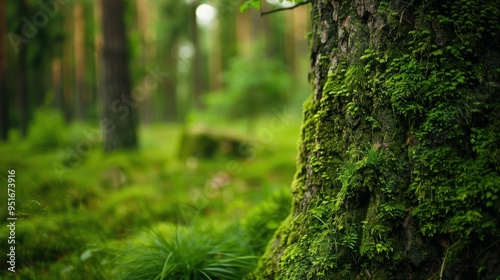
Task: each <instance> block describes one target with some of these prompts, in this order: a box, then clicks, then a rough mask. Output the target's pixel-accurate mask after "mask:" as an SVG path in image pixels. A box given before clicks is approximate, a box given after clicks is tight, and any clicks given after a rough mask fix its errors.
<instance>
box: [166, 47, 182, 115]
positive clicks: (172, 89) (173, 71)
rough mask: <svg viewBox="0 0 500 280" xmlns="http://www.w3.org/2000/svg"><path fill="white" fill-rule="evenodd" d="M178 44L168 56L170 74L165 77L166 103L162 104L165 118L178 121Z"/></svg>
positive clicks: (167, 63) (167, 65)
mask: <svg viewBox="0 0 500 280" xmlns="http://www.w3.org/2000/svg"><path fill="white" fill-rule="evenodd" d="M178 52H179V50H178V44H177V43H175V44H174V45H173V46H171V49H170V52H168V53H167V54H166V55H165V56H166V58H167V59H166V62H165V65H166V67H167V69H168V70H167V72H168V73H169V75H168V76H167V77H166V78H165V85H164V91H165V104H164V106H162V109H163V110H162V112H163V116H164V120H165V121H167V122H176V121H178V117H179V116H178V109H177V105H178V104H177V78H178V77H177V64H178V58H177V55H178Z"/></svg>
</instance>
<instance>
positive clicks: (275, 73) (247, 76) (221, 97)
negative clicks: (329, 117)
mask: <svg viewBox="0 0 500 280" xmlns="http://www.w3.org/2000/svg"><path fill="white" fill-rule="evenodd" d="M259 49H260V48H259ZM259 53H260V52H259V51H255V53H254V54H253V55H252V56H251V57H247V58H234V59H233V60H232V61H231V64H230V69H229V71H228V72H227V73H226V74H225V76H224V80H225V82H226V85H227V86H226V89H225V90H224V91H223V92H217V93H211V94H209V95H208V96H207V106H208V110H209V112H211V113H212V114H213V115H215V116H224V117H227V118H231V119H233V118H244V117H255V116H256V115H257V114H260V113H263V112H268V111H269V110H270V109H272V108H276V107H282V106H283V104H285V103H286V101H287V100H288V90H289V87H290V82H291V81H290V77H289V76H288V75H286V74H285V71H284V66H283V65H282V64H281V63H280V62H279V61H278V60H276V59H272V58H263V57H262V56H261V54H259Z"/></svg>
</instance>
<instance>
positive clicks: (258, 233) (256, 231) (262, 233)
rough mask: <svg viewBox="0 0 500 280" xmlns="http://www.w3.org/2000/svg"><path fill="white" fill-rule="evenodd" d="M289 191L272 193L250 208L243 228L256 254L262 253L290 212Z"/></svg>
mask: <svg viewBox="0 0 500 280" xmlns="http://www.w3.org/2000/svg"><path fill="white" fill-rule="evenodd" d="M290 205H291V199H290V192H289V190H288V189H284V190H282V191H278V192H276V193H274V194H273V195H272V197H271V199H269V200H268V201H264V202H262V203H261V204H259V205H258V206H256V207H255V208H254V209H252V210H250V211H249V213H248V215H247V216H246V218H245V220H244V221H243V228H244V229H245V231H246V232H247V235H248V238H249V242H250V245H251V246H252V248H253V250H254V252H255V254H256V255H262V253H264V249H265V247H266V245H267V244H268V243H269V242H270V240H271V237H272V236H273V235H274V232H275V231H276V229H277V228H278V226H279V225H280V224H281V222H282V221H283V220H285V218H286V217H287V216H288V215H289V213H290Z"/></svg>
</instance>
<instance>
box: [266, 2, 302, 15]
mask: <svg viewBox="0 0 500 280" xmlns="http://www.w3.org/2000/svg"><path fill="white" fill-rule="evenodd" d="M309 3H311V0H307V1H304V2H300V3H297V4H295V5H293V6H291V7H286V8H278V9H274V10H270V11H262V5H261V11H260V16H265V15H268V14H272V13H276V12H280V11H285V10H293V9H295V8H297V7H299V6H302V5H305V4H309Z"/></svg>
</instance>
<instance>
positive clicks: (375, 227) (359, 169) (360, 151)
mask: <svg viewBox="0 0 500 280" xmlns="http://www.w3.org/2000/svg"><path fill="white" fill-rule="evenodd" d="M311 20H312V27H313V32H312V37H311V57H310V59H311V83H312V86H313V92H312V94H311V96H310V98H309V100H308V101H307V102H306V103H305V104H304V121H303V127H302V136H301V138H302V139H301V144H300V150H299V153H300V154H299V158H298V162H297V164H298V166H297V172H296V175H295V179H294V182H293V184H292V196H293V206H292V213H291V214H290V216H289V217H288V218H287V219H286V220H285V221H284V222H283V223H282V224H281V226H280V227H279V229H278V230H277V232H276V234H275V236H274V238H273V240H271V241H270V243H269V245H268V247H267V251H266V253H265V255H264V256H263V257H262V258H261V260H260V262H259V267H258V269H257V270H256V271H255V272H254V273H253V274H252V275H250V276H249V277H248V278H249V279H497V278H496V277H498V275H500V243H499V240H500V221H499V219H498V213H500V201H499V199H498V197H499V196H500V188H499V186H500V142H499V141H498V139H499V138H500V92H499V86H498V85H499V83H500V68H499V65H500V50H499V48H498V44H499V43H500V10H499V7H498V5H496V4H495V1H488V0H480V1H469V0H464V1H451V0H449V1H401V0H392V1H376V0H368V1H357V0H356V1H336V0H334V1H324V0H313V1H312V14H311Z"/></svg>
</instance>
